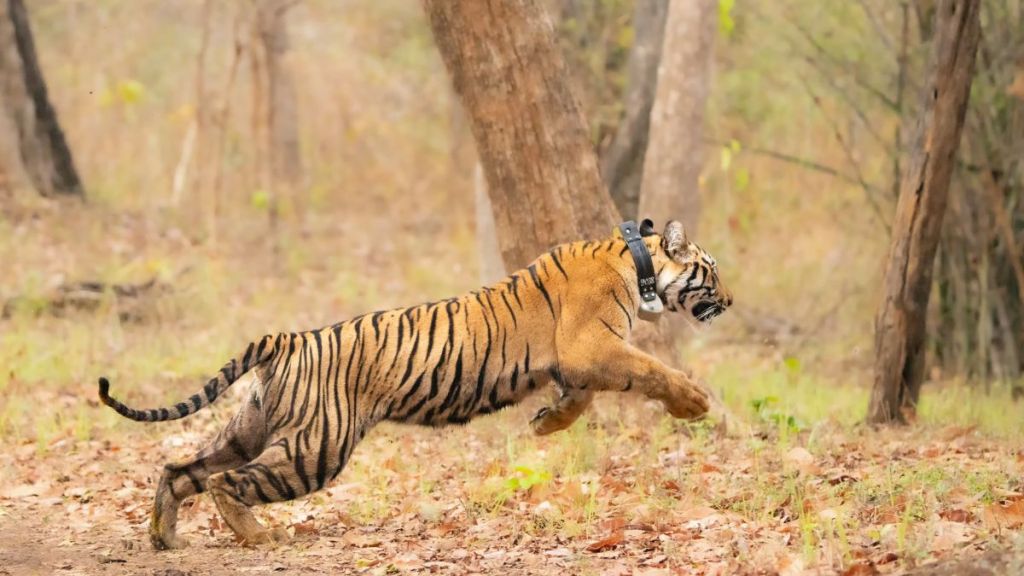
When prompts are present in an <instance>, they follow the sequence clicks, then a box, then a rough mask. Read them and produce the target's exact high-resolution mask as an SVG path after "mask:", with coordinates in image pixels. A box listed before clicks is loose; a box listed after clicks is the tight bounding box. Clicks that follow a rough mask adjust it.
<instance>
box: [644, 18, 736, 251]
mask: <svg viewBox="0 0 1024 576" xmlns="http://www.w3.org/2000/svg"><path fill="white" fill-rule="evenodd" d="M717 7H718V3H717V2H716V1H715V0H693V1H688V2H672V3H671V5H670V6H669V9H668V21H667V22H666V24H665V40H664V46H663V48H662V52H661V54H662V55H661V64H660V66H659V67H658V84H657V92H656V97H655V100H654V107H653V109H652V110H651V120H650V126H651V133H650V143H649V144H648V147H647V154H646V156H645V158H644V162H643V191H642V193H641V195H640V211H639V213H640V214H643V215H644V217H650V218H654V219H655V221H664V220H666V219H668V218H674V219H677V220H681V221H682V222H683V224H684V225H685V226H686V228H687V230H690V231H691V236H692V233H693V231H694V230H696V227H697V222H698V220H699V219H700V206H701V201H700V188H699V184H698V181H699V178H700V173H701V169H702V167H703V159H704V153H703V152H704V145H705V144H704V130H703V126H704V111H705V107H706V104H707V99H708V94H709V93H710V90H711V56H712V49H713V46H714V40H715V30H716V29H717V16H718V9H717Z"/></svg>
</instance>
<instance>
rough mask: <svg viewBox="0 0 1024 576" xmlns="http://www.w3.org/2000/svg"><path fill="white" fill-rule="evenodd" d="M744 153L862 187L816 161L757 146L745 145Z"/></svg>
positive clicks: (712, 141)
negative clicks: (764, 157) (765, 157)
mask: <svg viewBox="0 0 1024 576" xmlns="http://www.w3.org/2000/svg"><path fill="white" fill-rule="evenodd" d="M704 143H705V144H706V145H708V146H719V147H721V146H728V145H729V143H728V142H721V141H716V140H705V141H704ZM744 152H749V153H751V154H756V155H758V156H767V157H768V158H773V159H775V160H780V161H782V162H788V163H790V164H796V165H797V166H800V167H801V168H806V169H808V170H814V171H815V172H821V173H822V174H828V175H829V176H832V177H834V178H838V179H839V180H843V181H844V182H848V183H850V184H856V185H858V186H859V185H861V182H860V181H859V180H857V178H856V177H854V176H850V175H849V174H845V173H843V172H840V171H839V170H837V169H836V168H833V167H831V166H827V165H825V164H821V163H818V162H815V161H814V160H809V159H807V158H801V157H800V156H794V155H792V154H786V153H785V152H777V151H775V150H769V149H767V148H759V147H757V146H747V145H745V144H744V145H743V146H742V148H740V153H741V154H742V153H744Z"/></svg>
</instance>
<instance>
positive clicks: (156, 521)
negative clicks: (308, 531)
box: [99, 222, 732, 549]
mask: <svg viewBox="0 0 1024 576" xmlns="http://www.w3.org/2000/svg"><path fill="white" fill-rule="evenodd" d="M643 232H644V234H645V235H646V236H645V238H644V241H645V243H646V244H647V248H648V250H649V251H650V252H651V255H652V259H653V262H654V266H655V270H656V271H657V274H658V281H657V285H658V293H659V295H660V296H661V298H662V300H663V302H664V305H665V307H666V308H667V309H669V310H672V311H681V312H686V313H688V314H691V315H692V316H693V317H694V318H695V319H696V320H698V321H707V320H710V319H711V318H712V317H714V316H715V315H717V314H719V313H721V312H722V311H724V310H725V309H726V308H727V307H728V306H729V305H730V304H731V302H732V297H731V296H730V295H729V293H728V291H726V289H725V288H724V287H723V286H722V284H721V283H720V282H719V280H718V272H717V269H716V266H715V262H714V260H713V259H712V258H711V257H710V256H709V255H708V254H707V253H705V252H704V251H703V250H701V249H700V248H698V247H697V246H696V245H694V244H691V243H690V242H688V241H687V240H686V238H685V235H684V233H683V230H682V226H681V225H680V224H678V223H677V222H671V223H669V225H668V226H667V227H666V229H665V231H664V233H663V234H661V235H659V234H656V233H654V231H653V230H652V229H651V227H650V226H649V224H648V225H647V226H646V227H645V228H644V230H643ZM638 304H639V292H638V289H637V275H636V269H635V267H634V264H633V260H632V257H631V256H630V253H629V250H628V249H627V247H626V243H625V242H624V241H623V240H622V239H621V238H619V237H613V238H609V239H606V240H604V241H601V242H576V243H573V244H565V245H561V246H558V247H556V248H555V249H553V250H551V251H550V252H549V253H547V254H544V255H543V256H541V257H540V258H538V259H537V260H535V261H534V262H533V263H532V264H530V266H529V267H527V268H526V269H524V270H520V271H518V272H516V273H515V274H512V275H511V276H509V277H508V278H506V279H505V280H503V281H502V282H500V283H498V284H496V285H494V286H490V287H487V288H483V289H481V290H478V291H475V292H470V293H468V294H465V295H462V296H459V297H457V298H451V299H449V300H443V301H441V302H434V303H430V304H422V305H419V306H413V307H411V308H405V309H399V310H389V311H385V312H375V313H372V314H367V315H364V316H360V317H358V318H355V319H352V320H348V321H345V322H341V323H339V324H335V325H333V326H329V327H327V328H322V329H319V330H312V331H309V332H302V333H292V334H277V335H270V336H265V337H263V338H261V339H260V340H258V341H256V342H253V343H251V344H249V346H248V347H247V348H246V349H245V350H244V351H243V352H242V353H241V354H240V355H239V356H238V357H237V358H235V359H233V360H231V361H230V362H229V363H227V364H226V365H225V366H224V367H223V368H221V370H220V373H219V374H217V376H216V377H215V378H213V379H212V380H210V382H209V383H208V384H207V385H206V386H205V387H204V388H203V389H202V390H201V391H200V392H199V393H197V394H195V395H194V396H192V397H191V398H189V399H188V400H187V401H185V402H182V403H180V404H177V405H175V406H173V407H170V408H160V409H156V410H135V409H133V408H129V407H127V406H125V405H124V404H122V403H121V402H119V401H117V400H115V399H113V398H111V397H110V395H109V393H108V392H109V386H110V385H109V382H107V380H106V379H100V386H99V393H100V398H101V399H102V401H103V402H104V403H105V404H106V405H107V406H110V407H111V408H113V409H114V410H116V411H117V412H118V413H120V414H121V415H123V416H125V417H127V418H131V419H133V420H140V421H147V422H154V421H164V420H174V419H177V418H183V417H185V416H188V415H190V414H193V413H195V412H196V411H197V410H200V409H201V408H203V407H204V406H206V405H208V404H210V403H211V402H213V401H214V400H216V398H217V397H218V396H220V395H221V394H222V393H223V392H224V391H225V389H227V387H228V386H230V385H231V384H232V383H233V382H235V381H236V380H237V379H239V378H240V377H241V376H242V375H243V374H246V373H247V372H250V371H251V372H253V373H254V375H255V381H254V384H253V386H252V392H251V393H250V394H249V396H248V399H247V401H246V402H244V404H243V406H242V407H241V409H240V410H239V412H238V413H237V414H235V415H234V417H233V418H232V420H231V421H230V422H229V424H228V425H227V426H226V427H225V428H224V429H223V430H222V431H221V432H220V433H219V434H218V435H217V437H216V438H215V439H214V441H213V442H212V443H211V444H210V445H209V446H208V447H206V448H204V449H203V450H201V451H200V452H199V453H198V454H196V456H195V457H194V458H192V459H189V460H185V461H183V462H178V463H173V464H168V465H167V466H166V467H165V469H164V473H163V477H162V478H161V480H160V484H159V486H158V488H157V493H156V502H155V506H154V509H153V515H152V522H151V524H150V537H151V540H152V542H153V545H154V546H155V547H156V548H158V549H164V548H180V547H183V546H185V545H186V542H185V540H184V539H182V538H181V537H179V536H178V535H177V534H176V532H175V524H176V520H177V514H178V507H179V505H180V504H181V502H182V500H184V499H185V498H188V497H189V496H192V495H194V494H197V493H200V492H206V491H208V492H210V494H211V496H212V497H213V500H214V502H216V505H217V508H218V509H219V510H220V512H221V514H222V515H223V516H224V519H225V520H226V521H227V524H228V525H229V526H230V527H231V529H232V530H234V531H235V533H236V534H238V535H239V536H240V537H241V538H242V539H244V541H246V542H248V543H274V542H280V541H283V540H286V539H287V538H288V534H287V532H285V531H284V529H282V528H276V529H273V530H268V529H267V528H265V527H264V526H263V525H261V524H260V523H259V522H258V521H257V520H256V519H255V518H254V516H253V514H252V512H251V511H250V510H249V508H250V507H251V506H253V505H256V504H263V503H268V502H279V501H283V500H290V499H293V498H296V497H299V496H302V495H305V494H309V493H310V492H313V491H315V490H319V489H320V488H322V487H324V485H325V484H327V483H328V482H329V481H331V479H332V478H334V477H335V476H337V475H338V473H340V472H341V470H342V468H344V466H345V463H346V462H347V461H348V459H349V457H350V456H351V455H352V450H353V449H354V448H355V446H356V444H357V443H359V441H360V440H361V439H362V438H363V436H365V435H366V433H367V432H368V431H369V430H370V429H371V428H372V427H373V426H374V425H375V424H377V423H378V422H380V421H382V420H391V421H395V422H407V423H414V424H424V425H429V426H444V425H447V424H462V423H465V422H468V421H469V420H471V419H473V418H474V417H476V416H479V415H481V414H488V413H490V412H494V411H496V410H500V409H501V408H503V407H505V406H509V405H512V404H515V403H516V402H519V401H520V400H522V399H523V398H524V397H525V396H527V395H528V394H530V393H531V392H533V391H534V390H536V389H538V388H541V387H543V386H545V385H547V384H548V383H554V384H555V385H556V386H557V387H558V389H559V390H560V392H561V397H560V399H559V400H558V401H557V402H556V403H555V404H554V405H553V406H551V407H548V408H544V409H542V410H541V411H540V412H538V414H537V415H536V416H535V417H534V418H533V420H532V421H531V426H532V427H533V430H534V432H536V433H537V434H549V433H551V432H555V431H557V430H561V429H564V428H566V427H567V426H569V425H570V424H571V423H572V422H573V421H574V420H575V419H576V418H577V417H578V416H579V415H580V413H582V411H583V410H584V409H585V408H586V407H587V405H588V404H589V402H590V400H591V398H592V395H593V393H594V392H596V391H603V390H615V391H629V390H633V391H636V392H640V393H642V394H645V395H647V396H649V397H651V398H654V399H657V400H660V401H662V402H663V403H664V404H665V406H666V408H667V409H668V411H669V412H670V413H671V414H672V415H673V416H675V417H678V418H690V417H696V416H700V415H702V414H704V413H705V412H706V411H707V409H708V397H707V394H706V392H704V391H703V390H702V389H701V388H700V387H699V386H698V385H697V384H696V383H694V382H693V381H692V380H691V379H690V378H689V377H688V376H687V375H686V374H685V373H683V372H680V371H677V370H673V369H671V368H669V367H667V366H665V365H664V364H662V363H661V362H659V361H658V360H656V359H654V358H653V357H651V356H649V355H647V354H645V353H644V352H641V351H640V350H638V349H637V348H635V347H633V346H632V345H631V344H630V343H629V336H630V331H631V329H632V328H633V327H634V326H635V325H636V323H637V321H638V320H637V306H638Z"/></svg>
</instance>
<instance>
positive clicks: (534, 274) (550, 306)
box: [526, 264, 555, 317]
mask: <svg viewBox="0 0 1024 576" xmlns="http://www.w3.org/2000/svg"><path fill="white" fill-rule="evenodd" d="M526 269H527V270H529V271H530V277H531V278H533V284H534V286H536V287H537V288H538V289H540V292H541V294H543V295H544V300H547V303H548V310H551V316H552V317H554V316H555V306H554V305H553V304H552V303H551V296H550V295H549V294H548V290H547V288H545V287H544V283H543V282H541V280H540V278H539V277H537V267H536V265H534V264H530V265H529V266H527V267H526Z"/></svg>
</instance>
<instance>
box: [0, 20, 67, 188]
mask: <svg viewBox="0 0 1024 576" xmlns="http://www.w3.org/2000/svg"><path fill="white" fill-rule="evenodd" d="M0 82H2V86H0V102H2V103H0V171H2V172H3V174H2V181H0V186H2V187H4V188H12V187H18V186H24V185H26V184H27V185H29V186H31V187H32V188H34V189H35V190H36V191H37V192H38V193H39V194H42V195H43V196H51V197H52V196H61V195H65V196H67V195H70V196H82V195H83V191H82V184H81V181H80V180H79V178H78V172H77V171H76V170H75V164H74V161H73V160H72V158H71V150H70V149H69V148H68V145H67V142H65V140H64V133H63V132H62V131H61V128H60V124H59V123H58V121H57V112H56V111H55V110H54V109H53V106H52V105H51V104H50V99H49V96H48V95H47V92H46V82H45V81H44V80H43V73H42V70H41V69H40V67H39V60H38V58H37V57H36V49H35V42H34V40H33V38H32V30H31V28H30V27H29V22H28V14H27V12H26V11H25V5H24V3H23V1H22V0H2V1H0Z"/></svg>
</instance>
